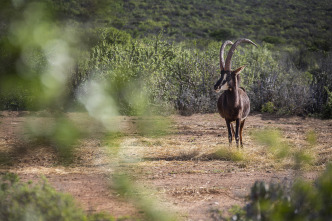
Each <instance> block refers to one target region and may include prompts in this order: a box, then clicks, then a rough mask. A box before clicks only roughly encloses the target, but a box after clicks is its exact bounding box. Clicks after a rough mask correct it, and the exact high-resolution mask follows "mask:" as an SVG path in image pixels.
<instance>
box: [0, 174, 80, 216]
mask: <svg viewBox="0 0 332 221" xmlns="http://www.w3.org/2000/svg"><path fill="white" fill-rule="evenodd" d="M1 178H2V180H1V185H0V220H4V221H6V220H8V221H9V220H13V221H14V220H15V221H19V220H54V221H56V220H86V216H85V214H84V213H83V211H82V210H81V209H79V208H78V207H77V206H76V204H75V203H74V201H73V199H72V198H71V197H70V196H69V195H66V194H62V193H58V192H56V191H55V190H54V189H53V188H52V187H51V186H49V185H48V184H47V183H46V181H45V180H44V181H43V183H42V184H32V183H22V182H19V179H18V177H17V176H16V175H14V174H6V175H3V176H2V177H1Z"/></svg>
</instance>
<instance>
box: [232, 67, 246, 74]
mask: <svg viewBox="0 0 332 221" xmlns="http://www.w3.org/2000/svg"><path fill="white" fill-rule="evenodd" d="M245 67H246V66H245V65H244V66H242V67H239V68H238V69H236V70H234V71H232V74H235V75H238V74H240V73H241V71H243V69H244V68H245Z"/></svg>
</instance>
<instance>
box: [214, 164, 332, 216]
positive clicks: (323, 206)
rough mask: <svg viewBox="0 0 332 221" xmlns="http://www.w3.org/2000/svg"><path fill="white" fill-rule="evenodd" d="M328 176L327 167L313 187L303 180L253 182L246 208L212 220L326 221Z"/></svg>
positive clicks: (330, 212) (330, 183) (330, 171)
mask: <svg viewBox="0 0 332 221" xmlns="http://www.w3.org/2000/svg"><path fill="white" fill-rule="evenodd" d="M331 175H332V166H331V165H330V166H328V167H327V169H326V171H325V172H324V173H323V174H322V175H321V176H320V177H318V178H317V179H316V181H315V184H314V185H312V183H309V182H308V181H303V180H297V181H295V182H294V183H293V184H292V185H291V186H289V184H287V183H285V184H284V185H282V184H275V183H270V184H267V183H264V182H261V181H256V182H255V184H254V185H253V186H252V187H251V193H250V196H249V203H248V204H247V206H246V207H245V208H243V209H237V211H236V212H235V213H233V214H234V215H233V216H232V217H230V218H229V219H226V218H223V217H222V215H220V214H219V216H217V217H216V218H215V220H329V219H330V217H331V216H332V208H331V205H332V204H331V199H332V195H331V194H332V192H331V189H332V176H331Z"/></svg>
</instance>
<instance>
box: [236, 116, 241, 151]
mask: <svg viewBox="0 0 332 221" xmlns="http://www.w3.org/2000/svg"><path fill="white" fill-rule="evenodd" d="M239 127H240V119H237V120H236V126H235V140H236V147H239Z"/></svg>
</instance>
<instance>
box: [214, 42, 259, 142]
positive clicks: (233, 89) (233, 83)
mask: <svg viewBox="0 0 332 221" xmlns="http://www.w3.org/2000/svg"><path fill="white" fill-rule="evenodd" d="M242 42H245V43H250V44H253V45H255V46H256V47H257V45H256V44H255V43H253V42H252V41H251V40H249V39H245V38H242V39H239V40H237V41H236V42H235V43H234V44H233V42H231V41H225V42H224V43H223V44H222V45H221V48H220V69H221V72H220V75H221V76H220V79H219V80H218V81H217V83H216V84H215V85H214V89H215V90H216V92H219V91H224V93H222V94H221V95H220V97H219V99H218V103H217V106H218V111H219V114H220V116H221V117H223V118H225V121H226V125H227V130H228V140H229V145H231V143H232V139H233V135H234V137H235V140H236V145H237V147H238V146H239V140H240V144H241V147H243V143H242V130H243V126H244V122H245V119H246V118H247V116H248V115H249V112H250V100H249V97H248V95H247V93H246V92H245V90H244V89H243V88H241V87H240V75H239V74H240V73H241V71H243V69H244V68H245V66H242V67H239V68H237V69H236V70H233V71H232V70H231V59H232V56H233V53H234V51H235V49H236V47H237V46H238V45H239V44H241V43H242ZM227 45H232V47H231V48H230V50H229V51H228V55H227V58H226V63H225V61H224V50H225V47H226V46H227ZM232 122H235V131H234V128H233V124H232Z"/></svg>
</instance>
